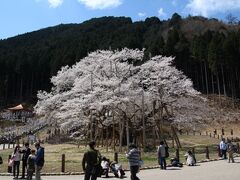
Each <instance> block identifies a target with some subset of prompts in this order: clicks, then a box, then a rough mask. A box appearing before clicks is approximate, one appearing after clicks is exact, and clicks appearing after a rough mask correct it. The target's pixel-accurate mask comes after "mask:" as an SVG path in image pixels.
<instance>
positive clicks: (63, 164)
mask: <svg viewBox="0 0 240 180" xmlns="http://www.w3.org/2000/svg"><path fill="white" fill-rule="evenodd" d="M61 170H62V171H61V172H62V173H64V172H65V154H62V169H61Z"/></svg>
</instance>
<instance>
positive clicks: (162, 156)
mask: <svg viewBox="0 0 240 180" xmlns="http://www.w3.org/2000/svg"><path fill="white" fill-rule="evenodd" d="M157 154H158V162H159V165H160V168H161V169H166V168H167V163H166V146H165V145H164V142H163V141H161V142H160V145H159V147H158V150H157Z"/></svg>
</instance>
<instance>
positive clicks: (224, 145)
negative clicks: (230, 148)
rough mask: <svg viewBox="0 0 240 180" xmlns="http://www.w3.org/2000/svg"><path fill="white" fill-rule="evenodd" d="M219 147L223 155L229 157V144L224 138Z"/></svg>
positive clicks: (225, 157)
mask: <svg viewBox="0 0 240 180" xmlns="http://www.w3.org/2000/svg"><path fill="white" fill-rule="evenodd" d="M219 148H220V151H221V157H223V158H224V159H227V144H226V142H225V139H224V138H222V140H221V142H220V144H219Z"/></svg>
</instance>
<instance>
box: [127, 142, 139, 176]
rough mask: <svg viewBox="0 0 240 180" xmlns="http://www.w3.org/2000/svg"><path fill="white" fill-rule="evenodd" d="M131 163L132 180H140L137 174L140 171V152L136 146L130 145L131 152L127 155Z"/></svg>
mask: <svg viewBox="0 0 240 180" xmlns="http://www.w3.org/2000/svg"><path fill="white" fill-rule="evenodd" d="M126 157H127V159H128V162H129V166H130V172H131V180H139V178H138V177H137V173H138V171H139V161H140V152H139V150H138V149H137V146H136V145H135V144H130V145H129V151H128V153H126Z"/></svg>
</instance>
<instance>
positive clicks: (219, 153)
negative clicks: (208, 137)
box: [217, 145, 222, 157]
mask: <svg viewBox="0 0 240 180" xmlns="http://www.w3.org/2000/svg"><path fill="white" fill-rule="evenodd" d="M217 150H218V157H222V153H221V150H220V146H219V145H218V146H217Z"/></svg>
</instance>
